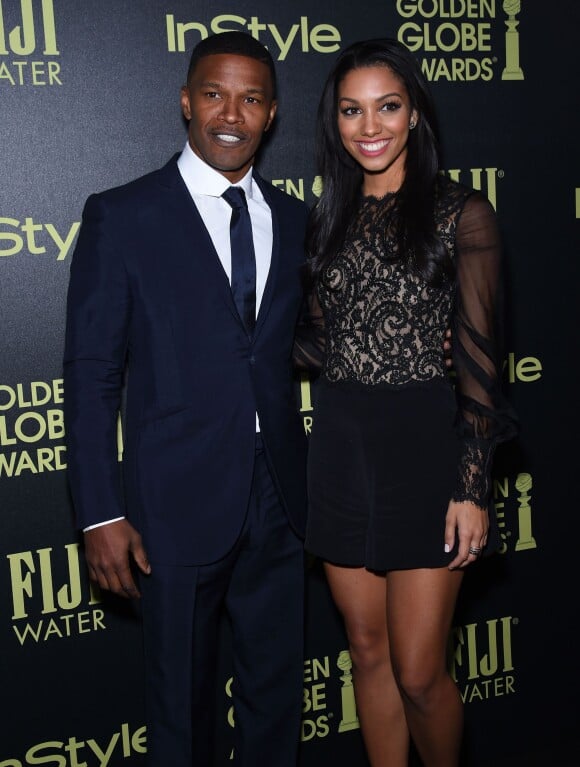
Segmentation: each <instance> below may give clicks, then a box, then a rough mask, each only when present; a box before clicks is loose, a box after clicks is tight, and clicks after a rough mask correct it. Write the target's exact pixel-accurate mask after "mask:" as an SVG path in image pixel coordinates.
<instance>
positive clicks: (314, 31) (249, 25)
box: [165, 13, 341, 61]
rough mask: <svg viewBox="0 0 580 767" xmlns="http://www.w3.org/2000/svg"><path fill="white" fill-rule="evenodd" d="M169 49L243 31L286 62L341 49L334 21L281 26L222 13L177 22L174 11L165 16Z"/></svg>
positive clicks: (302, 20) (178, 50)
mask: <svg viewBox="0 0 580 767" xmlns="http://www.w3.org/2000/svg"><path fill="white" fill-rule="evenodd" d="M165 28H166V35H167V50H168V51H169V52H170V53H183V52H184V51H190V50H191V49H192V48H193V47H194V46H195V45H196V44H197V43H198V42H199V40H205V38H206V37H208V36H209V35H210V34H220V33H221V32H230V31H240V30H241V31H244V32H246V31H247V32H249V33H250V34H251V35H252V37H254V38H255V39H256V40H259V41H260V42H261V43H263V44H264V45H265V46H266V47H267V48H268V49H269V50H270V53H271V54H272V57H273V58H274V59H277V60H278V61H285V59H286V58H287V56H288V54H290V53H335V52H336V51H337V50H338V49H339V48H340V43H341V36H340V32H339V30H338V29H337V28H336V27H335V26H333V25H332V24H313V23H312V21H311V20H310V18H309V17H308V16H300V18H299V19H298V20H297V21H295V22H294V23H292V24H290V26H288V27H286V28H284V29H282V28H281V27H279V26H278V25H277V24H273V23H271V22H266V21H262V19H261V18H260V17H259V16H251V17H250V18H249V19H248V18H246V17H245V16H236V15H234V14H229V13H222V14H220V15H218V16H214V17H213V18H212V19H210V20H209V21H208V22H201V21H177V20H176V18H175V16H174V14H172V13H168V14H167V15H166V16H165Z"/></svg>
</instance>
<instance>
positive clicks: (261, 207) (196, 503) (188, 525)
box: [64, 32, 307, 767]
mask: <svg viewBox="0 0 580 767" xmlns="http://www.w3.org/2000/svg"><path fill="white" fill-rule="evenodd" d="M275 99H276V81H275V72H274V65H273V62H272V58H271V56H270V54H269V53H268V51H267V50H266V49H265V48H264V47H263V46H262V45H261V44H260V43H258V42H257V41H256V40H254V39H253V38H252V37H250V36H249V35H246V34H244V33H238V32H228V33H223V34H220V35H215V36H213V37H209V38H208V39H206V40H204V41H202V42H200V43H199V45H198V46H197V47H196V49H195V50H194V52H193V54H192V57H191V62H190V67H189V72H188V77H187V84H186V85H185V86H184V87H183V89H182V92H181V105H182V109H183V113H184V116H185V118H186V119H187V120H188V121H189V130H188V142H187V144H186V146H185V148H184V150H183V152H181V154H179V155H176V156H175V157H174V158H173V159H172V160H171V161H170V162H169V163H168V164H167V165H166V166H165V167H163V168H161V169H160V170H157V171H154V172H153V173H150V174H149V175H147V176H144V177H142V178H139V179H137V180H136V181H133V182H132V183H129V184H127V185H125V186H122V187H119V188H116V189H112V190H108V191H106V192H103V193H101V194H97V195H92V196H91V197H90V198H89V199H88V201H87V203H86V206H85V210H84V213H83V223H82V227H81V231H80V235H79V240H78V244H77V247H76V250H75V254H74V257H73V262H72V267H71V279H70V287H69V295H68V305H67V336H66V351H65V365H64V369H65V392H66V396H65V399H66V406H65V417H66V429H67V439H68V461H69V475H70V484H71V490H72V495H73V502H74V507H75V512H76V516H77V520H78V525H79V527H80V528H81V529H82V530H84V540H85V550H86V558H87V562H88V567H89V572H90V575H91V578H92V579H93V580H94V581H95V582H97V583H98V584H99V585H100V587H101V588H104V589H109V590H111V591H113V592H114V593H116V594H119V595H121V596H126V597H138V596H142V604H143V616H144V617H143V626H144V638H145V669H146V670H145V680H146V698H147V700H146V707H147V723H148V724H147V727H148V739H147V740H148V745H147V748H148V759H149V762H148V763H149V765H150V766H151V767H192V765H196V767H207V766H208V765H211V764H212V763H213V758H214V744H213V741H212V737H213V732H214V718H215V712H214V705H213V703H214V700H215V690H216V685H217V684H218V680H217V679H216V653H217V651H216V648H217V646H218V636H217V635H218V624H219V617H220V615H221V613H222V612H223V610H224V609H225V610H226V611H227V614H228V615H229V618H230V620H231V626H232V633H233V643H232V644H233V653H234V683H233V688H232V691H233V699H234V711H235V721H236V725H235V730H234V732H235V735H236V746H235V758H234V763H235V764H239V765H244V767H256V765H267V767H294V766H295V765H296V759H297V746H298V741H299V723H300V711H301V698H302V673H303V668H302V663H303V661H302V644H303V625H302V624H303V576H304V567H303V551H302V533H303V528H304V517H305V512H306V494H305V477H304V473H305V448H306V438H305V435H304V431H303V429H302V427H301V424H300V420H299V417H298V413H297V408H296V404H295V401H294V386H293V382H292V375H291V369H292V359H291V357H292V343H293V335H294V329H295V324H296V320H297V316H298V313H299V307H300V304H301V298H302V291H301V283H300V268H301V264H302V262H303V258H304V253H303V238H304V229H305V223H306V216H307V211H306V208H305V206H304V205H303V204H302V203H301V202H299V201H298V200H296V199H292V198H290V197H289V196H287V195H285V194H283V193H281V192H279V191H278V190H276V189H274V188H273V187H272V186H270V185H269V184H267V183H265V182H264V181H263V180H262V179H261V178H260V177H259V175H258V174H257V173H256V172H255V171H254V170H253V164H254V159H255V156H256V152H257V151H258V149H259V146H260V143H261V140H262V137H263V134H264V133H265V132H266V131H267V130H268V129H269V127H270V125H271V123H272V121H273V119H274V115H275V113H276V100H275ZM231 186H235V187H238V188H241V189H242V190H243V191H244V193H245V194H244V195H241V197H242V198H244V197H245V199H246V201H247V206H246V205H242V206H240V210H237V209H236V208H235V206H234V208H232V203H231V201H229V202H228V200H226V198H224V197H223V196H222V195H223V194H224V193H226V197H228V194H229V188H230V187H231ZM235 195H237V197H238V198H239V197H240V193H239V189H238V191H236V192H235ZM248 214H249V220H250V223H251V231H250V240H249V241H248V240H247V233H248V230H249V224H248V223H247V216H248ZM242 216H246V218H245V221H246V223H245V224H244V226H245V227H246V228H245V233H246V234H245V235H244V236H246V240H245V242H246V243H247V242H249V243H250V244H249V245H248V246H247V247H242V248H241V251H242V255H244V254H245V255H244V258H245V259H246V265H245V266H244V267H243V268H244V269H246V271H245V272H244V273H243V275H242V277H240V276H239V272H238V270H239V268H240V267H239V264H238V261H237V260H236V259H237V258H238V255H239V252H240V247H239V244H236V243H239V242H240V239H239V234H240V233H239V231H238V232H237V234H236V233H235V232H234V230H235V229H236V225H235V223H234V222H235V221H239V220H241V218H240V217H242ZM236 238H238V239H236ZM242 239H243V237H242ZM252 250H253V253H251V258H250V262H251V264H250V267H248V266H247V264H248V260H247V258H246V256H247V254H248V253H249V252H250V251H252ZM248 268H249V269H250V271H249V272H248ZM240 285H241V286H242V289H243V290H244V291H245V292H244V295H243V301H242V308H241V309H240V304H239V301H238V295H239V290H240ZM248 286H249V288H250V289H249V290H248ZM244 302H245V303H244ZM247 310H248V311H247ZM125 386H126V408H125V412H124V445H125V450H124V459H123V463H122V469H121V470H120V469H119V464H118V463H117V448H116V431H117V428H116V427H117V417H118V412H119V410H120V407H121V399H122V391H123V389H124V387H125ZM133 565H136V567H137V568H138V569H139V570H140V571H141V575H140V577H139V581H138V583H139V586H138V585H137V583H136V582H135V580H134V578H133V574H132V566H133Z"/></svg>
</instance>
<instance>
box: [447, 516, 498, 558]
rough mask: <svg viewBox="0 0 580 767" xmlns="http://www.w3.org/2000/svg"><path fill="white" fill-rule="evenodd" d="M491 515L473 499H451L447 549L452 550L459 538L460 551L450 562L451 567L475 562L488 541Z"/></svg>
mask: <svg viewBox="0 0 580 767" xmlns="http://www.w3.org/2000/svg"><path fill="white" fill-rule="evenodd" d="M488 530H489V515H488V513H487V509H482V508H481V507H479V506H476V505H475V504H474V503H472V502H471V501H461V502H458V501H450V502H449V507H448V509H447V516H446V518H445V550H446V551H451V550H452V549H453V547H454V545H455V540H456V539H455V536H456V535H457V539H458V545H459V548H458V551H457V556H456V557H455V559H454V560H453V561H452V562H450V563H449V569H450V570H455V569H456V568H458V567H465V566H466V565H469V564H471V563H472V562H475V560H476V559H477V558H478V557H479V556H480V554H481V552H482V551H483V549H484V547H485V545H486V543H487V533H488Z"/></svg>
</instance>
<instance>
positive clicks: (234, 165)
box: [181, 53, 276, 183]
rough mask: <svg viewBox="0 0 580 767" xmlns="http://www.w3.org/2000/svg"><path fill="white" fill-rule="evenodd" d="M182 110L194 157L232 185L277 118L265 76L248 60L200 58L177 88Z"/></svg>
mask: <svg viewBox="0 0 580 767" xmlns="http://www.w3.org/2000/svg"><path fill="white" fill-rule="evenodd" d="M181 108H182V110H183V114H184V116H185V118H186V119H187V120H189V144H190V146H191V148H192V149H193V151H194V152H195V154H196V155H197V156H198V157H200V158H201V159H202V160H203V161H204V162H206V163H207V164H208V165H210V166H211V167H212V168H215V170H217V171H219V172H220V173H221V174H222V175H224V176H225V177H226V178H227V179H228V180H229V181H231V182H232V183H236V181H239V180H240V179H241V178H242V177H243V176H245V174H246V173H247V172H248V169H249V168H250V167H251V165H252V164H253V162H254V157H255V155H256V152H257V151H258V147H259V146H260V142H261V140H262V134H263V133H264V132H265V131H267V130H268V128H269V127H270V125H271V123H272V120H273V119H274V115H275V114H276V101H275V100H274V98H273V93H272V80H271V77H270V71H269V69H268V67H267V65H266V64H263V63H262V62H261V61H258V60H257V59H252V58H248V57H247V56H237V55H233V54H230V53H219V54H213V55H211V56H205V57H204V58H202V59H200V60H199V61H198V62H197V65H196V67H195V69H194V71H193V72H192V74H191V77H190V79H189V82H188V84H187V85H186V86H184V87H183V88H182V89H181Z"/></svg>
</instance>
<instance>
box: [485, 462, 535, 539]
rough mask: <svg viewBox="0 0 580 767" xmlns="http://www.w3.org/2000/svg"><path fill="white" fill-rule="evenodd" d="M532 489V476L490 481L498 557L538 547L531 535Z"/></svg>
mask: <svg viewBox="0 0 580 767" xmlns="http://www.w3.org/2000/svg"><path fill="white" fill-rule="evenodd" d="M533 486H534V481H533V477H532V475H531V474H529V473H528V472H520V473H519V474H518V475H517V476H516V477H515V478H513V477H503V478H502V479H494V481H493V503H494V506H495V510H496V516H497V522H498V527H499V531H500V535H501V539H502V545H501V548H500V553H501V554H505V553H506V552H507V551H509V550H513V551H528V550H529V549H536V548H537V547H538V544H537V542H536V539H535V537H534V533H533V492H532V491H533Z"/></svg>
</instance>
